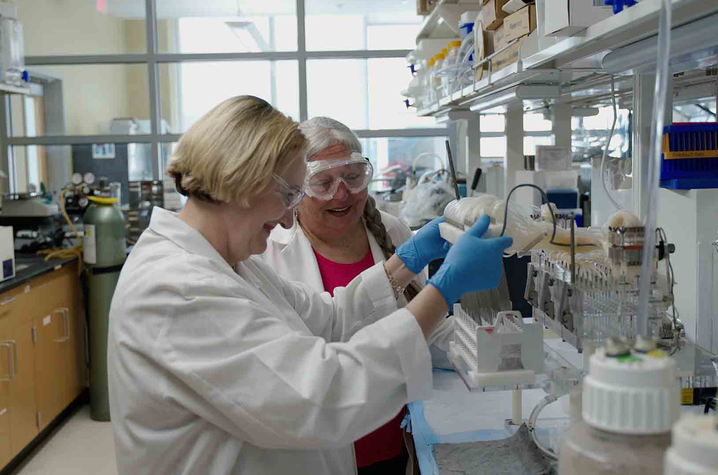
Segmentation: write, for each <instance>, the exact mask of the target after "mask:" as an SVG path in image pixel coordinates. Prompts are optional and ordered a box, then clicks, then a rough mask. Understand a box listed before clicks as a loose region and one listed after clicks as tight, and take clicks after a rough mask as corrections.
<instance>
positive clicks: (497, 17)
mask: <svg viewBox="0 0 718 475" xmlns="http://www.w3.org/2000/svg"><path fill="white" fill-rule="evenodd" d="M508 1H509V0H489V2H488V3H487V4H486V5H484V6H483V8H482V9H481V13H480V16H481V23H483V25H484V29H485V30H489V31H491V30H495V29H496V28H498V27H499V26H501V23H502V22H503V21H504V18H506V17H507V16H508V13H506V12H505V11H503V10H502V9H501V7H503V6H504V5H505V4H506V3H508Z"/></svg>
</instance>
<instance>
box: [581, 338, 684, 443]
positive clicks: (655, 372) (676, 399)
mask: <svg viewBox="0 0 718 475" xmlns="http://www.w3.org/2000/svg"><path fill="white" fill-rule="evenodd" d="M614 344H615V345H618V344H619V343H618V342H615V341H614ZM614 349H615V348H614ZM619 349H620V348H619ZM610 350H612V348H611V345H610V344H609V348H608V350H607V349H605V348H601V349H599V350H597V351H596V353H595V354H594V355H593V356H591V361H590V366H589V368H590V370H589V374H588V376H586V378H585V379H584V383H583V419H584V421H585V422H586V423H587V424H588V425H590V426H591V427H595V428H597V429H602V430H605V431H608V432H615V433H620V434H635V435H651V434H662V433H666V432H668V431H670V430H671V426H672V425H673V423H674V422H675V421H676V420H677V419H678V416H679V415H680V388H679V387H678V382H677V380H676V363H675V361H674V360H673V359H671V358H669V357H668V355H667V354H666V353H665V352H663V351H659V350H654V351H651V352H650V353H647V354H642V353H635V352H634V353H629V354H624V355H614V356H611V355H609V354H608V351H610Z"/></svg>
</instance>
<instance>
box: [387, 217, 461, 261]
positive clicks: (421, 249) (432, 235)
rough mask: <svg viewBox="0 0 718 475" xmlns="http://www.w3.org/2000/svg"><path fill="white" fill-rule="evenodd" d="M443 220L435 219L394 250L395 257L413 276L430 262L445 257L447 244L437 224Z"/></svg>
mask: <svg viewBox="0 0 718 475" xmlns="http://www.w3.org/2000/svg"><path fill="white" fill-rule="evenodd" d="M443 222H444V218H443V217H441V218H436V219H435V220H433V221H431V222H430V223H427V224H425V225H424V227H423V228H421V229H420V230H419V232H417V233H416V235H415V236H413V237H412V238H411V239H409V240H408V241H406V242H405V243H404V244H402V245H401V246H399V247H398V248H397V249H396V255H397V256H399V258H400V259H401V260H402V261H403V262H404V265H405V266H406V268H407V269H409V270H410V271H412V272H413V273H414V274H418V273H419V272H421V271H422V270H423V269H424V267H426V266H428V265H429V263H430V262H431V261H435V260H436V259H442V258H444V257H446V253H447V252H449V243H448V242H447V241H446V240H445V239H444V238H442V237H441V234H440V233H439V223H443Z"/></svg>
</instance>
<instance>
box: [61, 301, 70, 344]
mask: <svg viewBox="0 0 718 475" xmlns="http://www.w3.org/2000/svg"><path fill="white" fill-rule="evenodd" d="M62 314H63V315H64V316H65V338H66V341H69V340H70V337H71V336H72V335H71V334H70V309H69V308H67V307H63V308H62Z"/></svg>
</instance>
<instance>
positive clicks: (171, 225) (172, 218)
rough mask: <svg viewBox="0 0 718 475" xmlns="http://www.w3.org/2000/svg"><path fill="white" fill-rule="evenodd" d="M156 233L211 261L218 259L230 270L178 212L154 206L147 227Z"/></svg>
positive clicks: (225, 262) (205, 240) (212, 247)
mask: <svg viewBox="0 0 718 475" xmlns="http://www.w3.org/2000/svg"><path fill="white" fill-rule="evenodd" d="M148 229H151V230H152V231H154V232H156V233H157V234H159V235H161V236H164V237H165V238H167V239H169V240H170V241H172V242H173V243H175V244H177V245H178V246H179V247H181V248H182V249H184V250H186V251H188V252H190V253H192V254H197V255H200V256H203V257H206V258H208V259H211V260H213V261H219V262H221V263H223V264H224V265H226V266H227V267H228V268H229V269H230V270H231V269H232V267H231V266H230V265H229V264H227V261H225V260H224V258H223V257H222V256H221V255H220V254H219V252H217V250H216V249H215V248H214V246H212V244H210V243H209V241H207V239H206V238H205V237H204V236H202V234H200V232H199V231H197V230H196V229H194V228H193V227H192V226H190V225H189V224H187V223H185V222H184V221H182V220H181V219H180V218H179V214H178V213H173V212H172V211H167V210H166V209H162V208H159V207H156V206H155V208H154V209H153V210H152V218H150V225H149V228H148Z"/></svg>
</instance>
